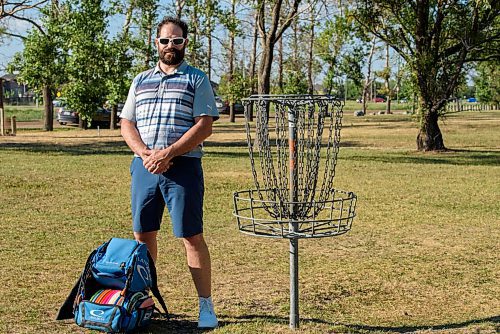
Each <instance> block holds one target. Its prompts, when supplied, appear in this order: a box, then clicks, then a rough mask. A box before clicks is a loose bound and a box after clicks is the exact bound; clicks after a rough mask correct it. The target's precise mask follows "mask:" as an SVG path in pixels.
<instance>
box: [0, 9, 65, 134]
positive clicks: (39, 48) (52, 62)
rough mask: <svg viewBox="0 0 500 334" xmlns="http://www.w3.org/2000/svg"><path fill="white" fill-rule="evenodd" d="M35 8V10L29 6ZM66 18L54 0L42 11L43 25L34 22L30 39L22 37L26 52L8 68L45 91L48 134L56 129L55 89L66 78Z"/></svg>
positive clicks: (39, 89) (29, 35) (45, 127)
mask: <svg viewBox="0 0 500 334" xmlns="http://www.w3.org/2000/svg"><path fill="white" fill-rule="evenodd" d="M32 8H34V7H30V9H32ZM11 16H14V17H17V12H16V11H15V10H12V12H11ZM66 18H67V9H66V7H59V6H58V2H57V1H52V2H51V3H50V4H49V5H47V6H45V7H44V8H43V9H41V23H40V24H38V23H34V28H33V29H32V30H31V31H30V33H29V34H28V36H26V37H23V40H24V50H23V51H22V52H21V53H17V54H16V55H15V56H14V59H13V61H12V62H11V63H10V65H9V66H8V67H9V68H8V70H9V71H10V72H14V71H18V72H19V79H20V81H21V82H24V83H26V84H28V85H29V86H30V87H33V88H34V89H36V90H38V91H40V92H42V94H43V103H44V129H45V130H46V131H52V130H53V118H54V112H53V105H52V100H53V97H54V93H55V90H56V88H57V87H58V86H59V85H61V84H62V83H63V82H64V78H65V74H64V73H65V64H66V58H67V50H66V45H65V43H64V37H65V27H66Z"/></svg>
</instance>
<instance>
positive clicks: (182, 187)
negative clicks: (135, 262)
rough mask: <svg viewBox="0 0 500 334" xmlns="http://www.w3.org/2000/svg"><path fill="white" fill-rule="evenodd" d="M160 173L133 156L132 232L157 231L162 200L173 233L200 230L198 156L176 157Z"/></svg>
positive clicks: (187, 234) (180, 234)
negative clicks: (153, 171) (170, 164)
mask: <svg viewBox="0 0 500 334" xmlns="http://www.w3.org/2000/svg"><path fill="white" fill-rule="evenodd" d="M172 163H173V164H172V166H170V168H169V169H168V170H167V171H166V172H165V173H163V174H151V173H150V172H149V171H148V170H147V169H146V168H144V165H143V164H142V159H141V158H139V157H134V160H132V164H131V165H130V174H131V175H132V183H131V195H132V196H131V197H132V221H133V227H134V232H152V231H158V230H159V229H160V225H161V219H162V216H163V210H164V208H165V203H166V204H167V208H168V211H169V213H170V218H171V220H172V227H173V232H174V235H175V236H176V237H178V238H187V237H192V236H194V235H197V234H199V233H202V232H203V194H204V190H205V188H204V184H203V169H202V168H201V159H199V158H188V157H176V158H174V159H173V160H172Z"/></svg>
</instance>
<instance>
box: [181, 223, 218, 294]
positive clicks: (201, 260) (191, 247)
mask: <svg viewBox="0 0 500 334" xmlns="http://www.w3.org/2000/svg"><path fill="white" fill-rule="evenodd" d="M183 241H184V247H185V248H186V257H187V263H188V266H189V270H190V271H191V277H192V278H193V282H194V285H195V287H196V290H197V291H198V296H199V297H210V296H211V294H212V282H211V279H212V273H211V264H210V253H209V251H208V247H207V244H206V243H205V239H203V233H200V234H197V235H195V236H192V237H189V238H184V239H183Z"/></svg>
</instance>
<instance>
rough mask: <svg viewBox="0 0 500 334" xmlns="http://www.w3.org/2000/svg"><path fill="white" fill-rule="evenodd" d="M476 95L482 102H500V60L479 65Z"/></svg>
mask: <svg viewBox="0 0 500 334" xmlns="http://www.w3.org/2000/svg"><path fill="white" fill-rule="evenodd" d="M476 70H477V77H476V78H475V79H474V82H475V84H476V97H477V98H478V99H479V101H480V102H486V103H495V104H500V61H489V62H482V63H479V64H478V65H477V68H476Z"/></svg>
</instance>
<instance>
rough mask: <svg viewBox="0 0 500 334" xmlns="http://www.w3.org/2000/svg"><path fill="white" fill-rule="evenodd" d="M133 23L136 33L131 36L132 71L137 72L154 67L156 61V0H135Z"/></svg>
mask: <svg viewBox="0 0 500 334" xmlns="http://www.w3.org/2000/svg"><path fill="white" fill-rule="evenodd" d="M135 8H136V9H137V11H136V13H135V14H134V16H133V21H134V23H135V24H136V25H137V26H138V28H139V29H138V33H137V35H136V36H134V37H131V43H132V49H133V51H134V54H135V62H134V69H133V72H134V73H139V72H142V71H145V70H148V69H150V68H151V67H154V66H155V64H156V61H157V55H156V49H155V48H154V39H155V38H156V24H155V23H156V22H155V21H156V20H157V15H158V1H157V0H137V1H136V2H135Z"/></svg>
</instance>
